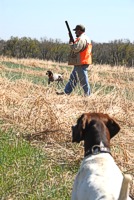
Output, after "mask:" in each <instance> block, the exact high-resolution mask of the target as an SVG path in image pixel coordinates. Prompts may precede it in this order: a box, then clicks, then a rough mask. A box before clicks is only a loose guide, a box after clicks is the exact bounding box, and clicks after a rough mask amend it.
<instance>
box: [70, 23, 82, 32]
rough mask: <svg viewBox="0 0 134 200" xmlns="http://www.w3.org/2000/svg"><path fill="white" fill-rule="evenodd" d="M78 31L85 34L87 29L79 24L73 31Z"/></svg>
mask: <svg viewBox="0 0 134 200" xmlns="http://www.w3.org/2000/svg"><path fill="white" fill-rule="evenodd" d="M76 30H80V31H83V32H85V27H84V26H83V25H82V24H79V25H77V26H76V27H75V28H74V29H73V31H76Z"/></svg>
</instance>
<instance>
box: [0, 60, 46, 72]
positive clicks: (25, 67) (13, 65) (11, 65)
mask: <svg viewBox="0 0 134 200" xmlns="http://www.w3.org/2000/svg"><path fill="white" fill-rule="evenodd" d="M1 63H2V64H3V65H5V66H6V67H8V68H11V69H27V70H33V71H44V70H45V68H40V67H30V66H25V65H22V64H16V63H13V62H5V61H3V62H1Z"/></svg>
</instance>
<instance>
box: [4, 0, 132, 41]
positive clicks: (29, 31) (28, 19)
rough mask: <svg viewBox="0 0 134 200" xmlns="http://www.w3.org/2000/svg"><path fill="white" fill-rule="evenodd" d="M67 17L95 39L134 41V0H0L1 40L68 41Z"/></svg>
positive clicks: (72, 24)
mask: <svg viewBox="0 0 134 200" xmlns="http://www.w3.org/2000/svg"><path fill="white" fill-rule="evenodd" d="M65 20H67V21H68V22H69V25H70V27H71V29H73V28H74V27H75V26H76V25H77V24H83V25H84V26H85V27H86V34H87V35H88V36H89V37H90V38H91V40H93V41H95V42H109V41H113V40H115V39H117V40H118V39H129V40H130V41H131V42H134V0H0V39H4V40H7V39H10V37H11V36H14V37H15V36H17V37H19V38H20V37H24V36H26V37H31V38H36V39H38V40H40V39H41V38H47V39H50V38H52V39H60V40H61V41H62V42H67V41H68V31H67V29H66V26H65ZM73 36H74V37H75V34H74V32H73Z"/></svg>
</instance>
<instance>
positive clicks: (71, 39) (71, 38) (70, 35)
mask: <svg viewBox="0 0 134 200" xmlns="http://www.w3.org/2000/svg"><path fill="white" fill-rule="evenodd" d="M65 23H66V26H67V29H68V32H69V37H70V41H71V42H73V43H74V38H73V35H72V33H71V30H70V27H69V24H68V22H67V21H65Z"/></svg>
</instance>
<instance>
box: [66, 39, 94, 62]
mask: <svg viewBox="0 0 134 200" xmlns="http://www.w3.org/2000/svg"><path fill="white" fill-rule="evenodd" d="M79 39H80V38H77V39H76V40H75V42H74V44H75V43H77V42H78V40H79ZM91 52H92V44H91V43H90V44H88V43H87V45H86V48H84V49H82V50H81V51H80V52H78V53H74V52H73V51H71V53H70V55H69V61H68V65H85V64H92V53H91Z"/></svg>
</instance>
